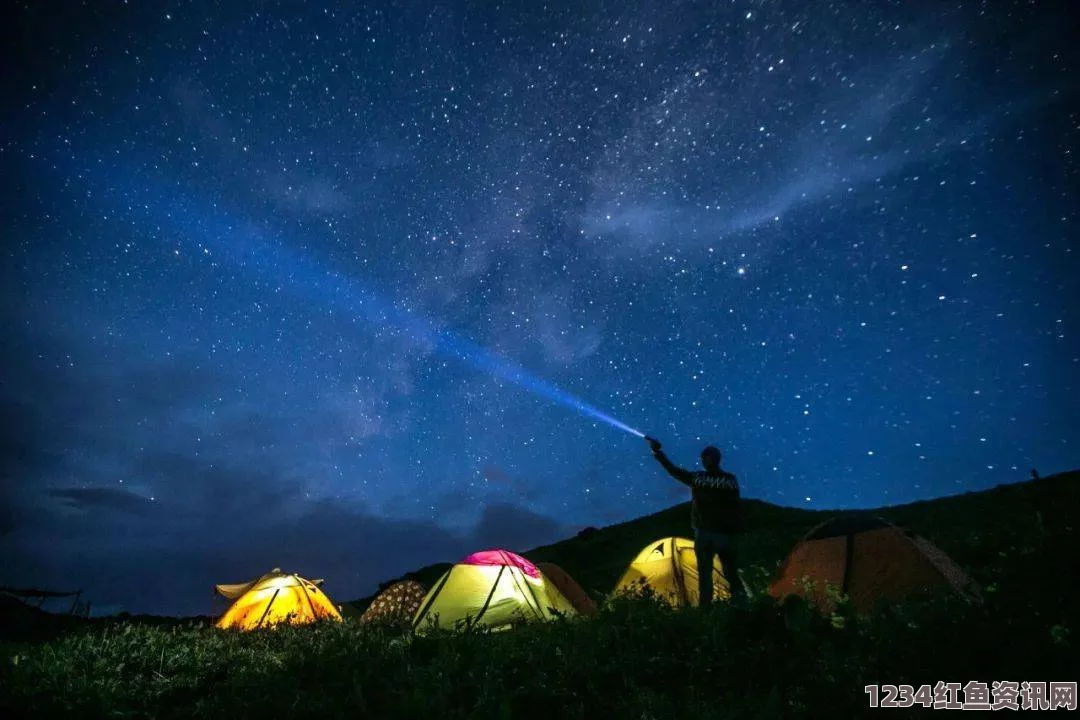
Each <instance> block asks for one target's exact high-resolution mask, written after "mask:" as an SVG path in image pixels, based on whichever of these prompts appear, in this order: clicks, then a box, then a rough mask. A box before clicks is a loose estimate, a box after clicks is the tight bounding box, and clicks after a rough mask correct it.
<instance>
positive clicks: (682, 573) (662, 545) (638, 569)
mask: <svg viewBox="0 0 1080 720" xmlns="http://www.w3.org/2000/svg"><path fill="white" fill-rule="evenodd" d="M723 570H724V568H723V565H721V563H720V558H718V557H714V558H713V567H712V572H713V598H714V599H715V600H721V601H722V600H729V599H731V590H730V588H729V587H728V582H727V580H726V579H725V578H724V574H723ZM740 582H741V580H740ZM744 587H745V585H744ZM645 588H648V589H649V590H650V591H651V592H652V593H654V594H655V595H657V596H658V597H660V598H661V599H663V600H664V601H666V602H668V603H669V604H671V605H674V606H675V607H685V606H688V605H689V606H692V607H697V605H698V566H697V555H695V554H694V541H693V540H689V539H687V538H682V537H667V538H661V539H659V540H654V541H653V542H651V543H649V544H648V545H646V546H645V548H644V549H643V550H642V551H641V552H640V553H638V554H637V557H635V558H634V559H633V560H632V561H631V562H630V565H629V566H628V567H627V568H626V572H625V573H623V576H622V577H621V578H620V579H619V582H618V583H617V584H616V585H615V594H617V595H623V594H633V593H635V592H640V591H641V590H643V589H645Z"/></svg>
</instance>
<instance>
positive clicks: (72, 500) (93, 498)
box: [48, 487, 151, 514]
mask: <svg viewBox="0 0 1080 720" xmlns="http://www.w3.org/2000/svg"><path fill="white" fill-rule="evenodd" d="M48 496H49V497H50V498H53V499H56V500H60V501H62V502H63V503H64V504H65V505H67V506H70V507H74V508H78V509H80V510H95V509H105V510H115V511H118V512H124V513H135V514H143V513H145V512H147V510H148V507H149V505H150V502H151V501H150V499H149V498H147V497H143V496H142V495H139V494H138V493H135V492H131V491H129V490H118V489H114V488H103V487H96V488H56V489H53V490H49V491H48Z"/></svg>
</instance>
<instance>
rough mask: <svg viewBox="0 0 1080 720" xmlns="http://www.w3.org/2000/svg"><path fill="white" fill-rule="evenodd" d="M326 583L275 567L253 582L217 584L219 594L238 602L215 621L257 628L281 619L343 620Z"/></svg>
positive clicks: (301, 621)
mask: <svg viewBox="0 0 1080 720" xmlns="http://www.w3.org/2000/svg"><path fill="white" fill-rule="evenodd" d="M322 582H323V581H322V580H305V579H304V578H302V577H300V576H299V575H294V574H286V573H283V572H281V569H280V568H274V569H273V570H272V571H271V572H269V573H267V574H265V575H263V576H262V577H261V578H259V579H258V580H253V581H252V582H249V583H238V584H235V585H216V586H215V588H216V589H217V591H218V593H219V594H221V595H222V596H224V597H226V598H229V599H230V600H235V602H234V603H233V604H232V607H230V608H229V609H228V610H227V611H226V612H225V614H224V615H222V616H221V618H220V619H219V620H218V621H217V623H215V624H216V625H217V627H219V628H239V629H241V630H254V629H255V628H259V627H267V626H271V625H276V624H277V623H281V622H288V623H292V624H295V625H302V624H305V623H310V622H314V621H316V620H337V621H341V614H340V613H339V612H338V609H337V608H336V607H335V606H334V603H333V602H331V600H330V598H328V597H327V596H326V593H324V592H323V591H322V590H320V589H319V588H318V586H319V585H321V584H322Z"/></svg>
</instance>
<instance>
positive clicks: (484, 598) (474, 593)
mask: <svg viewBox="0 0 1080 720" xmlns="http://www.w3.org/2000/svg"><path fill="white" fill-rule="evenodd" d="M560 614H561V615H575V614H576V611H575V610H574V606H573V605H572V604H571V603H570V601H569V600H567V599H566V597H565V596H564V595H563V594H562V593H561V592H559V590H558V589H557V588H556V587H555V586H554V585H553V584H551V583H550V582H548V581H547V579H546V578H545V577H544V576H543V574H542V573H537V577H532V576H530V575H528V574H526V573H525V572H523V571H522V570H521V568H520V567H518V566H517V565H514V564H508V565H469V564H458V565H454V566H453V567H451V568H450V569H449V570H447V571H446V572H445V573H443V576H442V577H441V578H439V581H438V582H437V583H435V586H434V587H433V588H431V590H429V591H428V593H427V595H425V596H424V602H423V603H422V604H421V605H420V609H419V610H418V611H417V612H416V616H415V617H414V618H413V628H414V629H415V630H416V631H417V632H418V633H422V632H423V631H425V630H429V629H431V628H434V627H441V628H444V629H452V628H455V627H458V626H459V624H464V625H472V626H479V625H482V626H484V627H486V628H490V629H493V630H506V629H508V628H509V627H510V626H511V623H514V622H522V621H539V620H552V619H555V618H556V617H557V616H558V615H560Z"/></svg>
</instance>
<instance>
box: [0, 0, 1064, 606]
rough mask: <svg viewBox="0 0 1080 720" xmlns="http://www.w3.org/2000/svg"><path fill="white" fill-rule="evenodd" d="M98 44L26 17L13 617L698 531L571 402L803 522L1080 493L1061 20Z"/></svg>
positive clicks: (11, 326)
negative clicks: (627, 533)
mask: <svg viewBox="0 0 1080 720" xmlns="http://www.w3.org/2000/svg"><path fill="white" fill-rule="evenodd" d="M87 5H90V6H92V9H87V8H83V7H77V6H76V3H43V2H33V3H19V6H20V7H11V6H5V7H6V9H5V11H4V13H5V15H6V17H5V18H4V23H3V26H4V27H5V30H4V32H5V33H6V34H7V38H6V39H5V47H6V48H7V49H6V50H5V53H6V54H8V57H7V62H6V63H5V65H6V66H7V67H8V69H9V72H8V73H6V79H5V80H4V83H3V85H2V91H0V92H2V96H0V99H2V113H3V115H2V118H3V120H2V133H0V172H2V174H3V186H2V187H3V193H2V206H0V207H2V210H3V218H2V220H3V224H2V227H3V243H2V250H3V256H2V263H0V318H2V332H3V334H2V343H3V344H2V348H3V354H2V366H0V369H2V378H0V379H2V385H0V412H2V415H0V423H2V427H3V435H2V444H0V453H2V478H0V482H2V486H0V489H2V495H0V500H2V505H0V584H4V585H16V586H26V585H36V586H39V587H46V588H52V589H57V590H67V589H82V590H83V591H84V593H85V596H86V598H87V599H89V600H91V601H92V602H93V603H94V608H95V612H97V613H107V612H116V611H119V610H121V609H126V610H129V611H132V612H151V613H162V614H192V613H214V612H221V611H222V610H223V609H224V607H225V606H226V604H225V602H224V601H223V600H220V599H218V600H215V599H214V596H213V594H212V586H213V584H214V583H221V582H240V581H244V580H248V579H251V578H253V577H255V576H257V575H259V574H261V573H263V572H265V571H267V570H269V569H270V568H272V567H275V566H277V567H282V568H284V569H286V570H293V571H296V572H299V573H301V574H303V575H305V576H307V577H313V578H314V577H325V578H326V579H327V584H326V588H327V590H328V591H329V592H330V593H331V595H332V596H334V597H335V599H336V600H338V601H339V602H341V601H345V600H349V599H353V598H356V597H360V596H362V595H365V594H368V593H370V592H372V591H373V590H374V589H375V588H376V586H377V584H378V583H379V582H380V581H385V580H388V579H390V578H392V577H395V576H396V575H399V574H401V573H402V572H404V571H407V570H411V569H415V568H417V567H419V566H421V565H424V564H427V563H430V562H436V561H444V560H448V561H452V560H456V559H460V557H462V556H464V555H465V554H467V553H469V552H472V551H474V550H479V549H483V548H486V547H495V546H501V547H507V548H509V549H512V550H518V551H521V550H527V549H529V548H531V547H534V546H536V545H539V544H543V543H547V542H552V541H555V540H558V539H562V538H564V537H568V536H570V535H572V534H573V533H575V532H576V531H578V530H580V529H581V528H582V527H585V526H590V525H595V526H603V525H609V524H612V523H616V522H621V521H624V520H628V519H631V518H634V517H637V516H640V515H643V514H646V513H649V512H654V511H657V510H660V509H663V508H665V507H669V506H671V505H673V504H675V503H677V502H682V501H685V500H687V499H688V493H687V492H686V490H685V488H683V487H682V486H681V485H679V484H677V483H676V482H674V481H673V480H671V479H670V478H668V477H667V476H666V475H665V474H664V473H663V471H662V470H661V468H660V467H659V466H658V465H657V464H656V463H655V461H654V460H653V459H652V457H651V456H650V454H649V452H648V446H647V444H646V443H645V442H644V441H643V440H641V439H640V438H638V437H635V436H634V435H632V434H629V433H627V432H624V431H623V430H620V429H619V428H617V427H615V426H613V425H609V424H606V423H604V422H602V421H600V420H598V419H597V418H595V417H593V416H590V415H588V414H587V413H586V412H584V411H582V410H581V409H580V408H575V407H573V404H574V403H573V402H572V401H570V400H568V398H576V399H577V400H578V401H580V403H581V404H587V405H589V406H592V407H594V408H596V409H598V410H599V411H601V412H603V413H608V414H610V415H611V416H613V417H614V418H617V419H618V420H619V421H621V422H623V423H625V424H626V425H628V426H630V427H632V428H635V429H637V430H640V431H642V432H646V433H650V434H653V435H655V436H657V437H658V438H660V439H661V440H662V441H663V442H664V443H665V449H667V451H668V452H669V454H670V455H671V457H672V459H673V460H675V461H676V462H678V463H680V464H682V465H684V466H690V467H693V466H696V465H697V464H698V462H699V461H698V456H699V453H700V451H701V448H702V447H703V446H704V445H706V444H709V443H712V444H716V445H718V446H719V447H720V448H721V449H722V450H723V451H724V466H725V468H727V469H728V470H730V471H732V472H734V473H736V474H737V475H738V477H739V479H740V481H741V483H742V488H743V493H744V495H745V496H748V497H753V498H761V499H764V500H768V501H771V502H776V503H781V504H785V505H794V506H798V507H809V508H818V509H821V508H853V507H874V506H880V505H886V504H894V503H899V502H909V501H913V500H917V499H928V498H934V497H939V496H942V495H949V494H955V493H960V492H964V491H969V490H978V489H983V488H989V487H993V486H994V485H996V484H999V483H1003V482H1015V481H1020V480H1024V479H1025V478H1027V477H1028V475H1029V473H1030V471H1031V469H1032V468H1038V470H1039V472H1041V473H1042V474H1044V475H1046V474H1050V473H1052V472H1057V471H1062V470H1067V469H1072V468H1075V467H1077V466H1078V465H1080V403H1078V402H1077V398H1078V397H1080V343H1078V341H1077V337H1078V335H1077V332H1078V330H1080V328H1078V327H1077V323H1078V321H1080V318H1078V317H1077V309H1078V303H1077V291H1076V288H1075V285H1074V281H1075V278H1077V277H1078V276H1080V225H1078V223H1080V163H1078V160H1080V159H1078V157H1077V155H1078V152H1080V102H1078V92H1077V91H1078V89H1080V62H1078V60H1080V58H1078V49H1077V42H1076V39H1077V33H1076V30H1077V25H1076V23H1075V21H1073V20H1070V16H1069V12H1068V10H1067V9H1068V8H1069V7H1071V6H1072V3H1069V2H1064V1H1062V2H1041V3H1027V2H1023V3H1022V2H1007V1H1006V0H1000V1H995V2H981V3H980V2H969V3H957V2H944V1H939V0H926V1H925V2H907V1H904V2H863V1H862V0H859V1H857V2H856V1H852V2H831V3H825V2H813V3H810V2H804V1H803V0H790V1H784V2H768V3H765V2H759V1H754V2H747V1H745V0H739V1H737V2H711V3H701V4H695V3H685V2H673V1H672V0H648V1H645V2H636V3H634V2H629V3H595V2H582V3H566V5H565V6H566V7H570V8H576V9H573V10H567V9H560V7H561V6H556V5H548V6H547V7H546V8H543V6H542V5H541V4H540V3H538V2H531V1H529V2H524V1H523V2H503V3H495V2H475V3H463V2H457V3H449V2H447V3H429V2H415V3H402V4H395V5H389V4H386V5H383V6H382V7H381V9H375V6H376V5H377V4H375V3H372V4H370V7H363V8H362V7H361V6H363V5H365V4H363V3H351V2H340V3H328V4H327V3H304V4H301V3H281V4H279V3H274V2H254V3H241V2H237V3H231V2H229V3H213V4H212V3H192V4H187V3H157V2H131V3H120V2H94V3H87ZM27 6H29V7H27ZM687 521H688V527H687V533H689V532H690V530H689V516H688V517H687ZM651 539H652V538H642V543H643V544H644V543H646V542H648V541H649V540H651Z"/></svg>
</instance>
